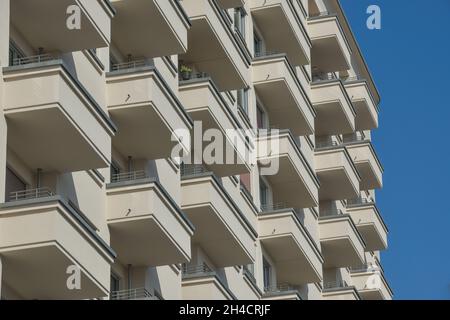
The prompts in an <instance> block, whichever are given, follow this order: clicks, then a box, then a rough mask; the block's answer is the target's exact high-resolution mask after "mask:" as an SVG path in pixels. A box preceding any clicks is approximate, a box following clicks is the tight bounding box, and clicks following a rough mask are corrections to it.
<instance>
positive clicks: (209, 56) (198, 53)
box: [180, 17, 248, 91]
mask: <svg viewBox="0 0 450 320" xmlns="http://www.w3.org/2000/svg"><path fill="white" fill-rule="evenodd" d="M218 23H219V24H220V25H221V23H220V22H218ZM216 32H217V30H215V28H214V27H213V26H212V25H211V22H210V21H209V20H208V19H206V18H205V17H201V18H198V19H194V20H192V27H191V29H190V31H189V36H188V43H189V49H188V51H187V53H186V54H184V55H182V56H180V60H182V61H183V63H184V64H187V65H195V66H196V68H197V69H198V70H201V71H202V72H205V73H207V74H208V75H210V76H211V77H212V78H213V79H214V81H215V83H216V84H217V86H218V88H219V89H220V91H227V90H236V89H240V88H245V87H246V86H247V83H248V81H247V80H246V78H247V77H245V76H244V75H243V73H248V67H246V69H244V68H243V67H240V66H241V64H242V65H243V64H244V63H243V62H242V63H239V64H237V63H236V62H235V61H234V59H242V58H241V57H240V56H239V53H237V52H236V53H234V54H233V53H230V52H228V49H227V47H226V46H225V44H224V43H223V42H222V39H220V38H219V37H218V35H217V33H216ZM222 32H223V33H224V35H223V36H227V37H228V36H229V35H225V31H221V33H222Z"/></svg>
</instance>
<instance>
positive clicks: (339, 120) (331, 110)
mask: <svg viewBox="0 0 450 320" xmlns="http://www.w3.org/2000/svg"><path fill="white" fill-rule="evenodd" d="M311 102H312V104H313V106H314V109H315V111H316V113H317V117H316V135H318V136H323V135H333V134H345V133H351V132H353V131H355V117H356V112H355V110H354V108H353V104H352V101H351V100H350V97H349V95H348V93H347V91H346V89H345V87H344V85H343V83H342V81H341V80H339V79H337V78H336V76H335V74H334V73H329V74H323V73H319V74H314V75H313V82H312V84H311Z"/></svg>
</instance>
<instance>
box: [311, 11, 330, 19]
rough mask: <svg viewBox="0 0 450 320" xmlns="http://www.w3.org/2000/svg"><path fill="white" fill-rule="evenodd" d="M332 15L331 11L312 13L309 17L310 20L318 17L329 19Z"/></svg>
mask: <svg viewBox="0 0 450 320" xmlns="http://www.w3.org/2000/svg"><path fill="white" fill-rule="evenodd" d="M331 14H332V13H331V12H330V11H319V12H314V13H311V14H310V15H309V17H310V18H316V17H328V16H330V15H331Z"/></svg>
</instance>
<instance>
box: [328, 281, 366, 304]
mask: <svg viewBox="0 0 450 320" xmlns="http://www.w3.org/2000/svg"><path fill="white" fill-rule="evenodd" d="M322 298H323V299H324V300H361V297H360V295H359V294H358V291H357V290H356V288H355V287H354V286H349V285H348V284H347V282H346V281H344V280H341V281H334V282H327V283H325V284H324V288H323V290H322Z"/></svg>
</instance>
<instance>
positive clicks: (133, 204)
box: [107, 178, 193, 266]
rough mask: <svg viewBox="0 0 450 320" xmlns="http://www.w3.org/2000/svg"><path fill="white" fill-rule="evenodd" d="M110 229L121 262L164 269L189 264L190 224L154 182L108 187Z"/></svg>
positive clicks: (145, 181)
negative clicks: (162, 267)
mask: <svg viewBox="0 0 450 320" xmlns="http://www.w3.org/2000/svg"><path fill="white" fill-rule="evenodd" d="M107 197H108V202H107V204H108V206H107V212H108V217H107V218H108V220H107V222H108V227H109V229H110V234H111V245H112V247H113V248H114V250H115V251H116V252H117V257H118V260H120V261H121V262H122V263H123V264H125V265H128V264H131V265H133V266H161V265H170V264H177V263H184V262H187V261H189V260H190V255H191V247H190V241H191V236H192V233H193V229H192V226H191V224H190V222H189V221H188V220H187V219H186V218H185V217H184V216H183V213H182V212H181V211H180V209H179V208H178V207H177V206H176V205H175V204H174V203H173V202H172V201H171V200H170V198H169V197H170V195H169V194H168V193H167V192H166V191H164V189H163V188H162V186H160V185H159V183H157V182H155V180H154V179H149V178H144V179H141V180H136V181H123V182H116V183H112V184H109V185H108V186H107Z"/></svg>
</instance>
